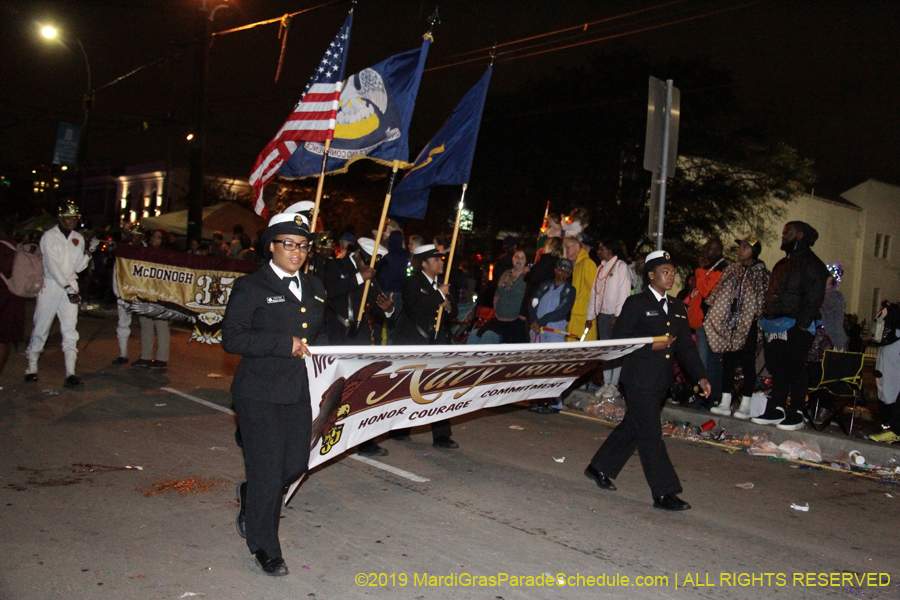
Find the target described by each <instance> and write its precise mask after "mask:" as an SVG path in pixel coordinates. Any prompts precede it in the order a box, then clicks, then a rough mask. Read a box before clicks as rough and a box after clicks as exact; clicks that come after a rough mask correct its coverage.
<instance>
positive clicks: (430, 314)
mask: <svg viewBox="0 0 900 600" xmlns="http://www.w3.org/2000/svg"><path fill="white" fill-rule="evenodd" d="M413 259H414V260H415V261H418V262H419V263H420V264H421V268H420V269H419V270H416V271H415V272H413V274H412V275H410V276H409V277H407V278H406V282H405V283H404V284H403V302H402V308H401V309H400V315H399V316H398V317H397V325H396V327H394V337H393V338H392V339H391V344H392V345H394V346H424V345H431V344H449V343H450V322H451V321H452V320H453V319H454V318H456V315H457V314H458V308H457V306H456V301H455V299H454V294H451V293H450V286H449V285H448V284H443V283H441V282H440V281H439V280H438V278H439V277H440V275H441V274H442V273H443V272H444V257H443V256H442V255H441V253H440V252H438V250H437V249H436V248H435V247H434V245H433V244H427V245H424V246H419V247H417V248H415V250H414V251H413ZM438 309H440V310H442V311H443V313H442V317H441V326H440V329H439V330H438V331H437V334H435V322H436V320H437V314H438ZM431 433H432V438H433V441H434V447H435V448H459V444H457V443H456V442H455V441H453V439H452V438H451V437H450V436H451V435H452V432H451V430H450V420H449V419H445V420H443V421H436V422H434V423H432V425H431ZM391 437H393V438H395V439H399V440H408V439H409V429H396V430H394V431H393V432H392V434H391Z"/></svg>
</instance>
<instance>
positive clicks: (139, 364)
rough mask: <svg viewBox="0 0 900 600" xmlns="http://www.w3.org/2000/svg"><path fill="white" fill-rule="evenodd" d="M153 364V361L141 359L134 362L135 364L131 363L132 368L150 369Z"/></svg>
mask: <svg viewBox="0 0 900 600" xmlns="http://www.w3.org/2000/svg"><path fill="white" fill-rule="evenodd" d="M152 364H153V361H152V360H147V359H145V358H141V359H138V360H136V361H134V362H133V363H131V366H132V367H141V368H144V369H149V368H150V365H152Z"/></svg>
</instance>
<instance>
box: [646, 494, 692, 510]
mask: <svg viewBox="0 0 900 600" xmlns="http://www.w3.org/2000/svg"><path fill="white" fill-rule="evenodd" d="M653 508H661V509H662V510H690V508H691V505H690V504H688V503H687V502H685V501H684V500H682V499H681V498H679V497H678V496H676V495H675V494H666V495H665V496H660V497H659V498H654V499H653Z"/></svg>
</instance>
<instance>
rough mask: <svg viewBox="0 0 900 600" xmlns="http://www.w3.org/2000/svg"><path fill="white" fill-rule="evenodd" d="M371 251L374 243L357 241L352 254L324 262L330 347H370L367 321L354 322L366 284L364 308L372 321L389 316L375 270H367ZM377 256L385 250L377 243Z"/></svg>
mask: <svg viewBox="0 0 900 600" xmlns="http://www.w3.org/2000/svg"><path fill="white" fill-rule="evenodd" d="M375 252H376V250H375V240H373V239H370V238H359V240H358V244H357V247H356V248H355V249H354V250H353V252H352V253H350V254H348V255H347V256H344V257H343V258H335V259H334V260H329V261H327V262H326V263H325V274H324V277H323V278H322V282H323V283H324V284H325V291H326V292H328V310H327V312H326V313H325V314H326V323H327V329H328V342H329V344H331V345H332V346H348V345H352V346H360V345H362V346H369V345H371V344H372V331H371V328H370V327H369V320H368V318H367V317H366V316H365V315H363V318H362V319H361V320H358V319H357V316H358V313H359V307H360V304H361V303H362V298H363V292H364V291H365V283H366V281H371V283H370V285H369V293H368V295H367V297H366V299H367V303H366V307H367V309H369V310H371V311H373V316H374V317H375V318H376V319H381V320H385V319H388V318H390V317H391V316H393V311H394V307H393V302H392V301H391V299H390V298H389V297H388V296H386V295H385V294H384V293H382V291H381V288H379V287H378V283H377V282H376V281H375V273H376V272H375V269H372V268H369V262H370V261H371V259H372V254H373V253H375ZM377 254H378V258H379V259H380V258H381V257H382V256H384V255H385V254H387V250H386V249H385V248H384V246H381V245H380V244H379V246H378V250H377ZM376 260H377V259H376ZM372 300H375V302H374V303H373V302H372ZM373 304H375V307H373V306H372V305H373ZM376 307H377V308H376ZM378 309H380V310H378Z"/></svg>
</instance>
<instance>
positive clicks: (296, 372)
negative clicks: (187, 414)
mask: <svg viewBox="0 0 900 600" xmlns="http://www.w3.org/2000/svg"><path fill="white" fill-rule="evenodd" d="M297 275H298V276H299V277H300V285H301V291H302V293H301V296H302V298H303V300H302V301H300V300H297V297H296V296H294V294H293V293H292V292H291V291H290V289H288V285H287V283H285V282H283V281H282V280H281V278H280V277H279V276H278V275H276V274H275V271H273V270H272V267H271V266H269V264H268V263H267V264H265V265H263V266H262V267H261V268H260V269H259V271H257V272H256V273H253V274H251V275H245V276H243V277H239V278H238V279H237V280H235V282H234V289H233V290H232V293H231V298H230V299H229V301H228V306H227V308H226V309H225V320H224V321H223V322H222V349H223V350H225V352H228V353H230V354H240V355H241V356H242V357H243V360H241V363H240V364H239V365H238V368H237V372H235V374H234V381H233V382H232V384H231V393H232V394H234V395H237V396H243V397H246V398H251V399H253V400H259V401H262V402H274V403H276V404H293V403H295V402H300V401H303V402H309V380H308V379H307V375H306V363H305V362H304V361H303V360H301V359H299V358H292V357H291V351H292V350H293V347H294V341H293V337H294V336H296V337H298V338H300V339H301V340H303V342H304V343H306V344H307V345H309V346H324V345H327V341H328V340H327V338H326V336H325V328H324V327H323V325H324V322H325V301H326V294H325V288H324V287H323V286H322V282H321V281H319V280H318V279H316V278H315V277H309V276H308V275H304V274H303V273H299V272H298V273H297ZM291 391H296V392H298V393H299V394H300V396H298V395H296V394H292V393H290V392H291Z"/></svg>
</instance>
